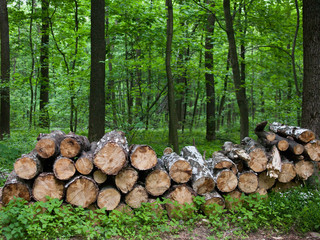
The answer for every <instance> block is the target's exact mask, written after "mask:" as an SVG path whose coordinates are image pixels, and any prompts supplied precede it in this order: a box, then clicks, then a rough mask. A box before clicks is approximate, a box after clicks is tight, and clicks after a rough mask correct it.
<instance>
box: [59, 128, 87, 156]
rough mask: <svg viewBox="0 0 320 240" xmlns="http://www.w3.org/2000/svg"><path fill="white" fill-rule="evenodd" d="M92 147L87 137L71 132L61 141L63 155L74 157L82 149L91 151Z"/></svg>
mask: <svg viewBox="0 0 320 240" xmlns="http://www.w3.org/2000/svg"><path fill="white" fill-rule="evenodd" d="M90 147H91V145H90V142H89V140H88V138H87V137H85V136H80V135H77V134H75V133H73V132H69V133H68V134H67V135H65V138H64V139H63V140H62V141H61V143H60V153H61V155H62V156H63V157H67V158H74V157H76V156H78V155H79V154H80V153H81V152H82V151H89V150H90Z"/></svg>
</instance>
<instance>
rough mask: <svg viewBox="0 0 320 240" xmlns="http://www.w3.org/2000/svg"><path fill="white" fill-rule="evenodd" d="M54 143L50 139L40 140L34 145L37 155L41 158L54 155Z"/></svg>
mask: <svg viewBox="0 0 320 240" xmlns="http://www.w3.org/2000/svg"><path fill="white" fill-rule="evenodd" d="M56 147H57V146H56V142H55V141H54V140H53V139H50V138H43V139H40V140H39V141H38V142H37V144H36V147H35V148H36V150H37V152H38V155H39V156H40V157H42V158H50V157H52V156H54V155H55V153H56Z"/></svg>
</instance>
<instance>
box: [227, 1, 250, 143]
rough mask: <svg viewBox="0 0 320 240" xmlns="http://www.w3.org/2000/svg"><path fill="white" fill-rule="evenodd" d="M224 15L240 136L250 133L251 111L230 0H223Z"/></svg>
mask: <svg viewBox="0 0 320 240" xmlns="http://www.w3.org/2000/svg"><path fill="white" fill-rule="evenodd" d="M223 8H224V16H225V21H226V31H227V36H228V42H229V50H230V60H231V66H232V73H233V81H234V86H235V92H236V98H237V103H238V107H239V110H240V138H241V139H243V138H244V137H246V136H248V135H249V116H248V115H249V113H248V103H247V97H246V87H245V85H244V84H243V83H242V81H241V75H240V68H239V61H238V54H237V47H236V41H235V37H234V30H233V23H232V17H231V14H230V0H223Z"/></svg>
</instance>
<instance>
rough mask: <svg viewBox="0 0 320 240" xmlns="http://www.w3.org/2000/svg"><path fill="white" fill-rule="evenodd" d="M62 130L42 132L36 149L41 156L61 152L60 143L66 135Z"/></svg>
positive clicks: (52, 155) (47, 156) (48, 156)
mask: <svg viewBox="0 0 320 240" xmlns="http://www.w3.org/2000/svg"><path fill="white" fill-rule="evenodd" d="M65 135H66V134H65V133H64V132H62V131H58V130H56V131H52V132H51V133H49V134H43V133H40V134H39V136H38V138H37V140H38V142H37V144H36V147H35V149H36V151H37V153H38V155H39V156H40V157H41V158H45V159H46V158H51V157H55V156H57V155H58V154H59V153H60V149H59V146H60V143H61V141H62V140H63V139H64V137H65Z"/></svg>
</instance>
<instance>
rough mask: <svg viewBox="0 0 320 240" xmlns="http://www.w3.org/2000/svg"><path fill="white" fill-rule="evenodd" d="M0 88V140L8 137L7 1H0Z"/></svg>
mask: <svg viewBox="0 0 320 240" xmlns="http://www.w3.org/2000/svg"><path fill="white" fill-rule="evenodd" d="M0 39H1V76H0V77H1V85H2V86H1V88H0V98H1V101H0V109H1V112H0V139H3V137H4V135H9V136H10V88H9V80H10V48H9V22H8V9H7V1H6V0H0Z"/></svg>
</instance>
